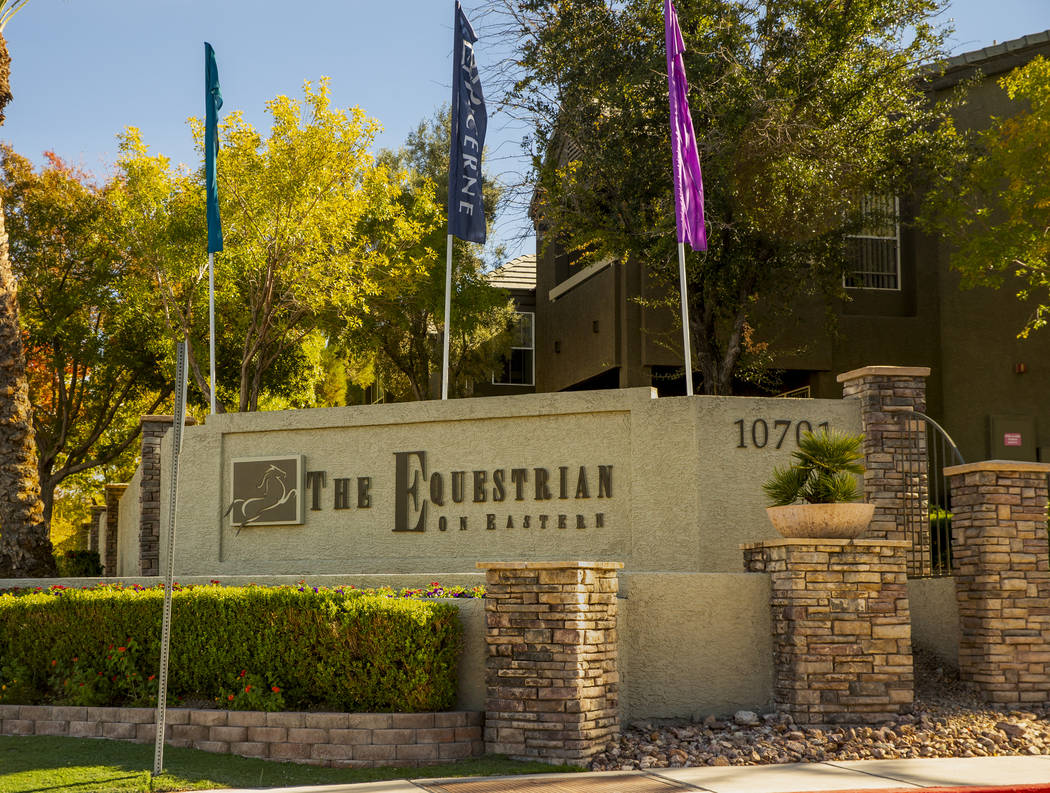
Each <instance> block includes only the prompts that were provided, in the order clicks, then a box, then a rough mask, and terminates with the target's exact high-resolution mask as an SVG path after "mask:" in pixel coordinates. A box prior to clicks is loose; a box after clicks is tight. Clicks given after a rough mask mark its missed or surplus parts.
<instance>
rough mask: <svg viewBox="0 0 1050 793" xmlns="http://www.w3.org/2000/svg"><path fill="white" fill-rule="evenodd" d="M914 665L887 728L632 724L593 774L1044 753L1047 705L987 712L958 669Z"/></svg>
mask: <svg viewBox="0 0 1050 793" xmlns="http://www.w3.org/2000/svg"><path fill="white" fill-rule="evenodd" d="M915 658H916V663H915V675H916V703H915V707H914V709H913V711H912V712H911V713H908V714H905V715H902V716H899V717H898V718H896V719H895V720H893V721H888V722H883V723H880V724H872V725H867V726H849V727H847V726H841V727H827V728H813V727H800V726H797V725H795V724H794V723H793V722H792V720H791V717H790V716H787V715H785V714H776V713H766V714H756V713H752V712H750V711H739V712H737V713H735V714H728V715H719V716H714V715H712V716H708V717H707V718H705V719H704V720H703V721H700V722H695V721H660V722H634V723H632V724H630V725H629V726H628V727H627V728H626V729H624V730H623V731H622V732H621V735H620V739H619V741H617V742H614V743H610V744H609V745H608V746H607V747H606V749H605V751H604V752H602V753H600V754H598V755H596V756H595V757H594V758H593V760H592V761H591V766H590V767H591V770H594V771H614V770H628V769H645V768H681V767H686V766H704V765H713V766H728V765H767V764H774V763H800V762H801V763H811V762H822V761H828V760H880V759H896V758H909V757H985V756H989V755H1042V754H1050V703H1042V704H1041V706H1040V707H1038V708H1031V709H1029V710H1009V711H1001V710H993V709H991V708H989V707H988V706H987V705H985V704H983V703H982V702H981V701H980V700H979V699H978V698H977V697H976V696H975V695H974V693H973V692H972V691H971V690H970V689H969V688H968V687H967V686H966V685H964V684H962V683H960V681H959V677H958V672H957V671H956V670H953V669H950V668H947V667H945V666H943V665H941V664H939V663H938V662H937V661H936V659H934V658H933V657H932V656H929V655H927V654H925V653H923V652H921V651H918V652H916V656H915Z"/></svg>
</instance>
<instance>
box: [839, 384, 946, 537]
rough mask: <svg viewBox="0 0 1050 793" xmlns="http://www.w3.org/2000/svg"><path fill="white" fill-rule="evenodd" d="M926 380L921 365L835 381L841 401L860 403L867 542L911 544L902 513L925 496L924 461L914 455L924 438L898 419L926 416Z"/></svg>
mask: <svg viewBox="0 0 1050 793" xmlns="http://www.w3.org/2000/svg"><path fill="white" fill-rule="evenodd" d="M929 375H930V369H929V367H927V366H865V367H863V368H861V369H854V370H853V371H850V372H844V373H843V374H840V375H839V376H838V378H836V379H837V380H838V381H839V382H840V383H842V396H843V398H844V399H859V400H860V402H861V405H860V415H861V428H862V431H863V432H864V468H865V471H864V496H865V498H864V500H865V501H867V502H868V503H870V504H874V505H875V516H874V517H873V518H872V521H871V525H870V526H869V527H868V531H867V533H866V534H865V536H867V537H871V538H880V539H886V540H905V541H907V542H909V543H910V542H911V538H910V537H909V536H908V530H907V522H906V516H905V510H906V505H907V503H908V501H909V500H911V501H914V499H915V497H916V495H920V496H921V494H923V493H925V492H926V490H925V486H926V478H927V471H926V462H925V461H926V456H925V454H919V455H916V454H915V450H916V446H917V445H918V446H919V448H920V449H921V448H922V446H924V445H925V443H926V433H925V431H924V430H923V428H922V427H921V426H919V425H918V424H917V423H912V422H905V421H903V420H902V417H901V415H900V414H901V413H902V412H909V411H919V412H920V413H924V412H925V411H926V378H927V377H929ZM905 461H911V462H910V463H909V464H908V465H907V466H906V465H905Z"/></svg>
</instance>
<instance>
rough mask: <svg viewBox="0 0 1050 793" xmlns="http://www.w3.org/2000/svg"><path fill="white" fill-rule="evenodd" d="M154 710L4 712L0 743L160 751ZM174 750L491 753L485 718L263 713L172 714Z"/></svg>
mask: <svg viewBox="0 0 1050 793" xmlns="http://www.w3.org/2000/svg"><path fill="white" fill-rule="evenodd" d="M156 713H157V712H156V710H154V709H153V708H86V707H68V706H59V705H0V735H60V736H65V737H69V738H109V739H112V740H117V741H133V742H135V743H153V741H154V739H155V736H156V723H155V717H156ZM166 721H167V729H166V730H165V732H166V733H167V735H166V736H165V737H166V739H167V745H168V746H175V747H180V748H187V749H200V750H202V751H205V752H215V753H218V754H236V755H240V756H242V757H256V758H260V759H264V760H280V761H283V762H294V763H305V764H307V765H324V766H333V767H337V768H373V767H376V766H421V765H433V764H435V763H446V762H450V761H452V760H462V759H465V758H468V757H478V756H480V755H482V754H484V753H485V745H484V742H483V740H482V721H483V714H481V713H478V712H474V711H451V712H445V713H263V712H261V711H238V710H193V709H190V708H169V709H168V711H167V717H166Z"/></svg>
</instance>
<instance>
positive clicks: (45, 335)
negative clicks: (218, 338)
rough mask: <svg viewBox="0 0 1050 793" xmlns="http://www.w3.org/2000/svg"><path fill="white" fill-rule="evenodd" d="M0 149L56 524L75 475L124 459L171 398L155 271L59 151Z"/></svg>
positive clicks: (102, 198) (42, 461) (40, 454)
mask: <svg viewBox="0 0 1050 793" xmlns="http://www.w3.org/2000/svg"><path fill="white" fill-rule="evenodd" d="M46 156H47V158H48V165H47V166H46V167H45V168H43V169H41V170H40V172H39V173H38V172H36V171H35V170H34V169H33V166H32V164H31V163H30V162H29V161H28V160H27V159H26V158H24V157H22V156H20V155H18V154H16V153H15V152H14V151H13V150H12V149H11V148H10V147H8V146H3V147H0V165H2V178H0V187H2V189H3V198H4V215H5V218H4V219H5V223H6V226H7V229H8V234H9V240H10V254H11V261H12V264H13V266H14V272H15V274H16V275H17V277H18V280H19V285H20V289H19V307H20V313H21V322H22V327H23V334H24V342H25V348H26V357H27V367H28V381H29V394H30V398H31V401H32V404H33V425H34V429H35V433H36V445H37V469H38V471H39V476H40V485H41V497H42V501H43V507H44V511H43V518H44V522H45V523H46V524H47V525H48V526H50V524H51V513H52V508H53V505H54V498H55V489H56V488H57V487H58V486H59V484H60V483H62V482H63V481H64V480H65V479H66V478H67V477H69V476H72V475H74V474H78V473H80V472H82V471H87V470H89V469H92V468H96V467H97V466H100V465H105V464H107V463H111V462H113V461H114V460H116V459H117V458H118V457H119V456H121V455H122V454H124V452H125V451H127V450H129V449H131V448H132V444H133V442H134V441H135V439H136V438H138V437H139V432H140V425H139V417H140V416H141V415H143V414H149V413H156V412H157V409H158V408H159V407H160V406H161V405H162V404H163V403H164V402H165V401H166V400H167V399H168V398H169V397H170V395H171V392H172V388H173V386H172V383H171V381H170V378H165V377H164V374H163V372H162V365H161V364H162V360H163V359H164V358H165V357H166V356H165V349H164V345H163V343H162V342H163V339H164V333H163V328H162V326H161V323H160V322H159V319H158V318H157V317H156V314H155V312H153V311H152V310H151V309H152V302H153V301H152V299H151V296H150V293H151V285H150V280H149V274H148V273H143V272H141V271H138V270H137V269H136V268H135V267H134V266H133V265H132V264H131V263H129V262H128V261H126V260H122V259H120V258H118V257H117V256H116V255H115V254H116V251H117V247H116V246H114V245H113V244H112V239H113V235H112V230H113V228H114V227H115V226H116V225H117V224H116V220H115V217H114V209H113V205H112V203H111V202H110V201H109V190H108V189H107V188H106V187H104V186H102V187H100V186H98V185H96V184H93V183H92V182H91V181H90V178H89V177H88V176H87V175H86V174H84V173H83V172H81V171H79V170H78V169H75V168H73V167H71V166H69V165H67V164H66V163H64V162H63V161H62V160H61V159H59V158H58V157H57V156H55V155H54V154H52V153H50V152H48V153H46Z"/></svg>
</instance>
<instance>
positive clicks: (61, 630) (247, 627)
mask: <svg viewBox="0 0 1050 793" xmlns="http://www.w3.org/2000/svg"><path fill="white" fill-rule="evenodd" d="M162 606H163V592H162V591H161V590H160V589H147V590H143V589H138V588H133V589H128V588H122V587H100V588H95V589H88V590H76V589H61V588H53V589H52V590H50V591H48V592H40V593H34V594H25V593H20V594H17V595H16V594H5V595H0V685H3V686H11V688H10V689H3V690H0V701H7V702H10V701H14V699H15V698H16V697H14V696H12V695H10V694H8V691H15V692H18V693H17V699H19V700H20V701H22V702H25V701H26V699H27V694H26V692H27V691H31V692H33V693H32V696H31V697H28V698H29V699H32V701H33V702H34V703H35V702H61V703H70V704H84V705H88V704H90V705H101V704H106V705H145V704H149V703H150V701H151V700H155V697H156V681H155V675H156V674H157V671H158V667H159V659H160V624H161V612H162ZM457 611H458V610H457V608H456V607H455V606H454V605H452V604H449V603H442V602H438V601H433V600H412V599H402V598H390V597H382V596H379V595H375V594H370V593H366V592H361V591H359V590H329V589H320V590H314V589H311V588H308V587H298V588H296V587H267V588H263V587H242V588H233V587H230V588H224V587H214V586H210V587H195V588H190V589H179V590H177V591H175V592H174V593H173V597H172V635H171V657H170V664H169V673H168V675H169V684H168V693H169V697H172V698H174V699H175V701H178V700H180V699H181V700H187V699H188V700H192V701H194V702H200V701H201V700H205V701H209V702H214V703H216V704H217V705H219V706H223V707H235V708H239V709H240V708H244V709H262V710H277V709H283V708H285V707H286V708H288V709H293V710H310V709H323V710H336V711H356V712H388V711H393V712H418V711H431V710H445V709H448V708H450V707H452V706H453V705H454V703H455V698H456V663H457V661H458V657H459V652H460V648H461V644H462V638H461V629H460V625H459V621H458V619H457ZM16 680H17V681H18V682H17V683H14V682H12V681H16ZM5 695H7V696H5Z"/></svg>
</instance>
